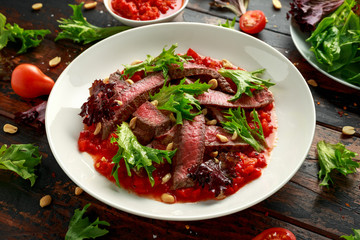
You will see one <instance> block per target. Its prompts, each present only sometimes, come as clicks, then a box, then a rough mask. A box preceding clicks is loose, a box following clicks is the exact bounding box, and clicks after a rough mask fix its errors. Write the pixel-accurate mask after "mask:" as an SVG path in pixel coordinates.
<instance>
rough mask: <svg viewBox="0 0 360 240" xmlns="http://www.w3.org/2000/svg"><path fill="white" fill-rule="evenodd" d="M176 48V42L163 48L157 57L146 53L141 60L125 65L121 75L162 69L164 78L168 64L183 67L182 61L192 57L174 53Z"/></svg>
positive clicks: (130, 75) (146, 72)
mask: <svg viewBox="0 0 360 240" xmlns="http://www.w3.org/2000/svg"><path fill="white" fill-rule="evenodd" d="M176 48H177V44H173V45H172V46H171V47H170V48H169V49H168V50H165V48H164V49H163V51H162V52H161V53H160V54H159V55H158V56H157V57H152V56H150V55H147V57H146V59H145V60H144V61H143V62H140V63H138V64H134V65H125V68H124V74H123V76H127V77H128V78H131V77H132V76H133V75H134V73H136V72H138V71H144V72H145V74H148V73H152V72H158V71H162V72H163V75H164V78H165V80H166V79H167V75H168V72H169V66H170V65H172V64H174V65H178V66H179V67H180V68H183V65H184V63H186V62H187V61H188V60H190V59H192V57H189V56H187V55H178V54H176V53H175V49H176Z"/></svg>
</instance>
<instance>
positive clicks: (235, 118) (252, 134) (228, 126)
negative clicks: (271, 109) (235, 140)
mask: <svg viewBox="0 0 360 240" xmlns="http://www.w3.org/2000/svg"><path fill="white" fill-rule="evenodd" d="M224 113H225V115H224V117H225V118H227V119H228V121H226V122H221V124H222V125H223V127H224V129H225V130H227V131H228V132H230V133H234V132H236V133H237V134H238V136H240V137H241V138H242V139H243V140H244V141H245V142H246V143H248V144H249V145H250V146H252V147H253V148H254V149H255V150H256V151H258V152H260V151H262V150H263V149H264V147H265V146H266V141H265V136H264V132H263V128H262V125H261V122H260V119H259V115H258V113H257V111H256V110H255V109H253V111H252V115H253V123H254V127H255V128H254V129H251V127H250V126H249V124H248V122H247V119H246V115H245V110H244V109H242V108H240V107H239V108H237V109H234V110H232V109H231V108H230V109H229V110H228V111H226V112H224Z"/></svg>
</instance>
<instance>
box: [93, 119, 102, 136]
mask: <svg viewBox="0 0 360 240" xmlns="http://www.w3.org/2000/svg"><path fill="white" fill-rule="evenodd" d="M100 131H101V122H98V123H97V124H96V128H95V131H94V135H98V134H99V133H100Z"/></svg>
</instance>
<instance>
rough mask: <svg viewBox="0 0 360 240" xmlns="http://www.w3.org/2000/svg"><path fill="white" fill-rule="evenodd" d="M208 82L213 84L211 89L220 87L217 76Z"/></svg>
mask: <svg viewBox="0 0 360 240" xmlns="http://www.w3.org/2000/svg"><path fill="white" fill-rule="evenodd" d="M208 84H210V85H211V87H210V89H215V88H217V87H218V81H217V80H216V79H215V78H213V79H211V80H210V81H209V82H208Z"/></svg>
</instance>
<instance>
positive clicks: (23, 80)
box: [11, 63, 54, 98]
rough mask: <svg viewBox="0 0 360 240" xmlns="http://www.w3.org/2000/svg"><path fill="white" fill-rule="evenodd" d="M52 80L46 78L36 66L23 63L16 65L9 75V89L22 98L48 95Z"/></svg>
mask: <svg viewBox="0 0 360 240" xmlns="http://www.w3.org/2000/svg"><path fill="white" fill-rule="evenodd" d="M53 86H54V80H52V79H51V78H49V77H48V76H46V75H45V74H44V73H43V72H42V71H41V70H40V69H39V68H38V67H37V66H35V65H32V64H28V63H24V64H20V65H18V66H17V67H16V68H15V69H14V71H13V72H12V75H11V87H12V89H13V90H14V92H15V93H16V94H17V95H19V96H21V97H24V98H35V97H39V96H42V95H49V94H50V92H51V89H52V87H53Z"/></svg>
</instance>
